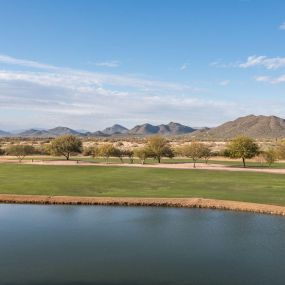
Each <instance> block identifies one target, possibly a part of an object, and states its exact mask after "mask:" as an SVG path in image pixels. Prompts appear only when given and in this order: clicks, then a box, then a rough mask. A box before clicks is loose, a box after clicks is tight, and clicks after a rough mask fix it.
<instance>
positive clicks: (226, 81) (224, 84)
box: [220, 80, 230, 86]
mask: <svg viewBox="0 0 285 285" xmlns="http://www.w3.org/2000/svg"><path fill="white" fill-rule="evenodd" d="M229 84H230V80H222V81H220V85H222V86H227V85H229Z"/></svg>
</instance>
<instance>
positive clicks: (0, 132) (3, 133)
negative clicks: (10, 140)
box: [0, 130, 10, 137]
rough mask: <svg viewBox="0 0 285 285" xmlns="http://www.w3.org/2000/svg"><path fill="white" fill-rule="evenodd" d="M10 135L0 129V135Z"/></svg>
mask: <svg viewBox="0 0 285 285" xmlns="http://www.w3.org/2000/svg"><path fill="white" fill-rule="evenodd" d="M6 136H10V133H8V132H5V131H1V130H0V137H6Z"/></svg>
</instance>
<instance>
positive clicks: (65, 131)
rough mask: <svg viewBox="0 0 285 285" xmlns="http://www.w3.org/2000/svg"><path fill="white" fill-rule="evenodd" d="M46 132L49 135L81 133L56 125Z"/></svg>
mask: <svg viewBox="0 0 285 285" xmlns="http://www.w3.org/2000/svg"><path fill="white" fill-rule="evenodd" d="M48 132H49V134H50V135H51V136H62V135H81V133H79V132H77V131H75V130H73V129H70V128H67V127H56V128H53V129H50V130H48Z"/></svg>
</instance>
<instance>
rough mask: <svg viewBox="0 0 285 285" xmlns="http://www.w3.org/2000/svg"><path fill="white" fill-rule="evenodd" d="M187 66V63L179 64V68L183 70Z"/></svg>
mask: <svg viewBox="0 0 285 285" xmlns="http://www.w3.org/2000/svg"><path fill="white" fill-rule="evenodd" d="M187 68H188V63H183V64H182V65H181V66H180V70H185V69H187Z"/></svg>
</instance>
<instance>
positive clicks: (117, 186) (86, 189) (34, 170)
mask: <svg viewBox="0 0 285 285" xmlns="http://www.w3.org/2000/svg"><path fill="white" fill-rule="evenodd" d="M0 193H2V194H4V193H5V194H41V195H72V196H74V195H78V196H101V197H102V196H108V197H120V196H121V197H202V198H216V199H225V200H236V201H248V202H257V203H266V204H277V205H284V206H285V175H281V174H267V173H246V172H223V171H207V170H181V169H180V170H178V169H153V168H127V167H100V166H44V165H43V166H39V165H17V164H0Z"/></svg>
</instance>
